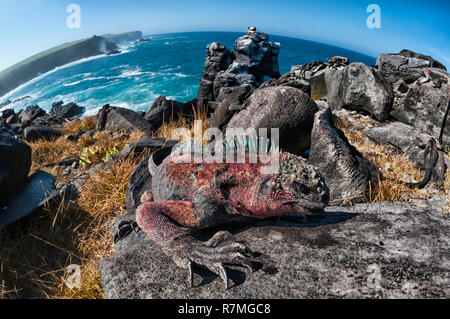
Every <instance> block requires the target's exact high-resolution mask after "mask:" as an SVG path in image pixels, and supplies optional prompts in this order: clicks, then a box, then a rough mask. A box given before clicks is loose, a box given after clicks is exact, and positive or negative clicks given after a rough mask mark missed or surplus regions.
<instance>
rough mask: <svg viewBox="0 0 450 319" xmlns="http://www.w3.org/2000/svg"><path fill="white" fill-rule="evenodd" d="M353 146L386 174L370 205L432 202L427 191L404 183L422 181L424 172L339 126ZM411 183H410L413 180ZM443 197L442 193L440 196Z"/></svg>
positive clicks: (342, 124)
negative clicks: (414, 201)
mask: <svg viewBox="0 0 450 319" xmlns="http://www.w3.org/2000/svg"><path fill="white" fill-rule="evenodd" d="M336 126H337V127H339V128H341V129H342V131H343V132H344V134H345V136H346V137H347V138H348V140H349V141H350V143H351V144H352V145H353V146H354V147H355V148H356V149H357V150H358V151H360V152H361V153H362V154H363V155H364V157H365V158H367V159H369V160H371V161H372V162H374V163H375V164H376V165H377V166H378V168H379V169H380V170H381V172H382V174H383V179H382V180H379V181H378V185H373V188H372V191H371V192H370V193H371V194H370V195H369V198H368V199H367V201H368V202H382V201H396V200H399V201H409V200H411V199H424V198H429V197H430V196H431V195H434V194H431V193H428V192H427V191H426V189H425V190H419V189H417V188H411V187H408V186H407V185H406V184H405V182H412V181H420V180H421V179H422V177H423V174H424V173H423V172H421V171H420V170H419V169H418V168H416V167H415V166H414V164H413V163H412V162H411V161H410V160H409V159H408V158H407V157H405V156H403V155H398V154H394V153H393V152H392V151H391V150H389V148H387V147H386V146H383V145H380V144H376V143H373V142H371V141H369V140H368V139H365V137H364V135H363V134H362V133H361V132H360V131H354V130H351V129H349V128H348V127H347V126H346V125H345V123H342V122H341V121H340V122H337V123H336ZM410 179H411V180H410ZM449 185H450V176H449V174H446V179H445V185H444V189H445V190H447V192H448V190H449ZM441 193H442V192H441Z"/></svg>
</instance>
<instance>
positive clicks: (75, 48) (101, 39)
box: [0, 31, 142, 97]
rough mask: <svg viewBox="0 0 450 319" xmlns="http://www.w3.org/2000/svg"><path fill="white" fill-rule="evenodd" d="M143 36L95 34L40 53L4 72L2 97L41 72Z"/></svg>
mask: <svg viewBox="0 0 450 319" xmlns="http://www.w3.org/2000/svg"><path fill="white" fill-rule="evenodd" d="M141 37H142V32H141V31H133V32H126V33H121V34H107V35H104V36H93V37H92V38H89V39H84V40H79V41H74V42H70V43H65V44H62V45H60V46H57V47H54V48H52V49H49V50H46V51H44V52H41V53H39V54H36V55H34V56H32V57H30V58H28V59H26V60H23V61H22V62H19V63H17V64H15V65H13V66H11V67H9V68H8V69H6V70H4V71H3V72H1V73H0V97H1V96H3V95H4V94H6V93H7V92H9V91H11V90H14V89H15V88H17V87H18V86H20V85H21V84H23V83H26V82H28V81H30V80H31V79H33V78H35V77H36V76H38V75H39V74H42V73H45V72H48V71H51V70H53V69H54V68H56V67H59V66H62V65H65V64H67V63H70V62H74V61H77V60H80V59H83V58H88V57H91V56H96V55H99V54H104V53H107V52H108V51H110V50H113V49H117V45H116V44H118V43H120V42H125V41H134V40H138V39H141Z"/></svg>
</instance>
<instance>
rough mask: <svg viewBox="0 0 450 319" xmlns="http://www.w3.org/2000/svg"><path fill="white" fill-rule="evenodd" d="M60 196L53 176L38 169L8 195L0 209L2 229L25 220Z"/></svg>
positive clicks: (0, 227)
mask: <svg viewBox="0 0 450 319" xmlns="http://www.w3.org/2000/svg"><path fill="white" fill-rule="evenodd" d="M58 196H59V193H58V192H57V191H55V189H54V185H53V176H52V174H49V173H47V172H44V171H37V172H36V173H34V174H33V175H31V176H30V177H29V178H28V179H27V180H26V181H25V182H24V183H22V184H21V185H20V186H19V187H18V188H17V189H15V191H14V193H13V194H11V196H9V197H8V199H7V200H6V202H5V203H4V205H3V206H0V207H2V210H1V211H0V229H2V228H4V227H6V226H8V225H10V224H13V223H15V222H17V221H19V220H20V221H23V220H24V219H25V218H26V217H27V216H30V215H31V214H33V213H35V212H37V211H38V210H39V209H40V208H42V207H44V206H45V205H48V203H49V202H50V201H52V200H54V199H56V198H57V197H58Z"/></svg>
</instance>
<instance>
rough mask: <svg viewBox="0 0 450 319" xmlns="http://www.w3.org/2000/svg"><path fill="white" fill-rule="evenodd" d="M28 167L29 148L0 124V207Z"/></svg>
mask: <svg viewBox="0 0 450 319" xmlns="http://www.w3.org/2000/svg"><path fill="white" fill-rule="evenodd" d="M30 167H31V148H30V147H29V146H28V145H27V144H26V143H24V142H23V141H22V140H21V139H20V138H19V137H18V136H17V135H15V134H14V133H13V132H12V131H10V130H9V129H7V128H6V127H4V126H0V209H3V206H2V203H3V202H4V200H5V199H6V198H7V197H8V196H9V195H10V194H11V193H12V192H14V191H15V190H16V189H17V188H18V187H19V186H20V185H22V184H23V183H24V182H25V180H26V179H27V177H28V173H29V172H30ZM0 215H1V210H0Z"/></svg>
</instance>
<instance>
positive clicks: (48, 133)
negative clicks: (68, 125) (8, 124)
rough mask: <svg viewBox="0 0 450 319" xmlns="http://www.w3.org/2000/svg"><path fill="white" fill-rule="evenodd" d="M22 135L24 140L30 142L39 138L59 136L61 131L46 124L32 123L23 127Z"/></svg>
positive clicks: (47, 138)
mask: <svg viewBox="0 0 450 319" xmlns="http://www.w3.org/2000/svg"><path fill="white" fill-rule="evenodd" d="M23 135H24V138H25V140H26V141H28V142H32V141H36V140H39V139H45V140H49V139H53V138H57V137H60V136H61V135H62V133H61V132H60V131H58V130H55V129H53V128H51V127H48V126H43V125H33V126H28V127H27V128H25V130H24V131H23Z"/></svg>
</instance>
